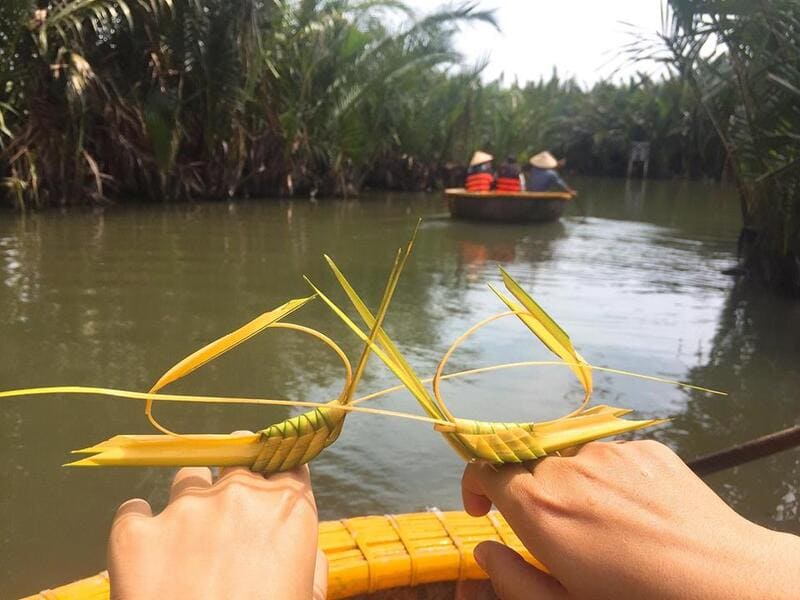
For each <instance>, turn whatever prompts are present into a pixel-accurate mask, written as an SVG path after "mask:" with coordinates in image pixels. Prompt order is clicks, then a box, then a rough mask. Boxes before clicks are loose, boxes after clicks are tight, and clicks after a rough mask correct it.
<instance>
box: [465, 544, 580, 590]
mask: <svg viewBox="0 0 800 600" xmlns="http://www.w3.org/2000/svg"><path fill="white" fill-rule="evenodd" d="M474 554H475V561H476V562H477V563H478V565H479V566H480V568H481V569H483V570H484V571H485V572H486V574H487V575H488V576H489V579H491V580H492V586H493V587H494V591H495V593H496V594H497V595H498V596H499V597H500V598H501V599H502V600H523V599H528V598H537V599H542V600H565V599H566V598H567V592H566V590H565V589H564V588H563V587H562V586H561V584H560V583H559V582H558V581H557V580H556V579H554V578H553V577H551V576H550V575H547V574H546V573H543V572H542V571H540V570H539V569H537V568H536V567H533V566H531V565H529V564H528V563H527V562H525V559H524V558H522V557H521V556H520V555H519V554H517V553H516V552H514V551H513V550H512V549H511V548H509V547H508V546H504V545H503V544H499V543H497V542H483V543H481V544H478V545H477V546H476V547H475V552H474Z"/></svg>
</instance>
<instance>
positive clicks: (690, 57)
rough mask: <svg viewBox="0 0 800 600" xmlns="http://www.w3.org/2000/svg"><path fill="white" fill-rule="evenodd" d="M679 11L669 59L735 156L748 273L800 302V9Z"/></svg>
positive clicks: (789, 1) (676, 4)
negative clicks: (798, 296)
mask: <svg viewBox="0 0 800 600" xmlns="http://www.w3.org/2000/svg"><path fill="white" fill-rule="evenodd" d="M669 7H670V8H671V13H668V16H669V18H668V22H667V24H668V27H667V28H666V31H665V32H664V34H663V36H662V38H661V41H662V43H663V46H664V48H665V49H666V50H667V54H666V56H662V57H661V58H662V60H665V61H667V62H669V64H671V65H672V66H673V68H674V69H675V70H676V71H677V72H678V73H679V74H680V76H681V77H682V78H683V79H684V80H686V81H688V82H689V83H690V85H691V86H692V88H693V89H694V91H695V94H696V97H697V98H698V100H699V102H700V103H701V105H702V106H703V108H704V110H705V112H706V113H707V115H708V116H709V118H710V120H711V121H712V122H713V124H714V127H715V130H716V133H717V135H718V136H719V139H720V141H721V143H722V145H723V146H724V148H725V150H726V152H727V155H728V160H729V165H730V167H731V171H732V174H733V177H734V178H735V180H736V183H737V185H738V188H739V194H740V198H741V212H742V220H743V230H742V235H741V236H740V248H741V250H742V253H743V254H742V257H741V258H742V262H743V267H744V269H745V271H746V272H747V274H748V275H749V277H750V278H751V279H754V280H758V281H760V282H763V283H765V284H767V285H768V286H769V287H772V288H775V289H780V290H784V291H788V292H789V293H791V294H793V295H800V144H798V142H799V141H800V136H799V135H798V131H800V4H799V3H798V2H796V0H759V1H756V2H725V3H718V2H698V1H696V0H670V1H669ZM709 48H714V51H713V52H710V51H709Z"/></svg>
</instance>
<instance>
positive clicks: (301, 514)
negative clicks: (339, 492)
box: [108, 467, 328, 600]
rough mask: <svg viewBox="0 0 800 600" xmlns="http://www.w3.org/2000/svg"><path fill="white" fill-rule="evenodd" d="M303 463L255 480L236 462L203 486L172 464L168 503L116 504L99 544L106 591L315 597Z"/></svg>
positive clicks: (312, 528)
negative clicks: (103, 547) (158, 506)
mask: <svg viewBox="0 0 800 600" xmlns="http://www.w3.org/2000/svg"><path fill="white" fill-rule="evenodd" d="M317 533H318V522H317V509H316V505H315V503H314V495H313V492H312V490H311V481H310V475H309V471H308V467H302V468H300V469H296V470H294V471H291V472H288V473H279V474H276V475H271V476H270V477H269V478H264V477H263V476H262V475H260V474H257V473H252V472H251V471H249V470H248V469H245V468H241V467H237V468H228V469H224V470H223V471H222V474H221V476H220V478H219V480H218V481H216V482H214V483H212V478H211V471H210V470H209V469H208V468H206V467H189V468H184V469H181V470H180V471H178V473H177V475H176V476H175V479H174V481H173V483H172V489H171V491H170V500H169V504H168V505H167V507H166V508H165V509H164V510H163V511H162V512H161V513H160V514H159V515H157V516H153V515H152V512H151V509H150V505H149V504H148V503H147V502H146V501H144V500H141V499H133V500H128V501H127V502H125V503H124V504H122V506H120V507H119V509H118V510H117V516H116V518H115V519H114V523H113V525H112V527H111V535H110V538H109V542H108V570H109V575H110V579H111V597H112V598H119V599H125V600H127V599H133V598H192V599H199V598H215V599H216V598H282V599H283V598H286V599H290V600H291V599H298V600H300V599H302V600H308V598H314V599H315V600H316V599H319V600H322V599H324V598H325V594H326V591H327V576H328V563H327V560H326V559H325V555H324V554H322V552H319V551H318V550H317Z"/></svg>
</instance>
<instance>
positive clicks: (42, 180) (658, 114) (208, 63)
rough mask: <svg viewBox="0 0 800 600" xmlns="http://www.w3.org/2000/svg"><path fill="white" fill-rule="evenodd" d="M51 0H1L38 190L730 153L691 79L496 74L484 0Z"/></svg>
mask: <svg viewBox="0 0 800 600" xmlns="http://www.w3.org/2000/svg"><path fill="white" fill-rule="evenodd" d="M39 4H41V3H39ZM36 6H37V2H35V1H34V0H6V1H4V2H3V3H2V7H0V13H1V14H0V126H1V127H0V131H2V133H0V142H2V148H1V149H0V159H2V162H0V177H2V178H3V180H4V183H5V186H4V190H5V191H4V193H5V199H6V202H8V203H14V204H16V205H18V206H21V207H25V206H28V207H31V206H42V205H46V204H72V203H81V202H86V201H101V200H103V199H105V198H110V197H113V198H128V197H131V198H140V199H143V198H147V199H154V200H161V199H180V198H186V197H211V198H215V197H224V196H240V195H274V194H291V193H302V194H308V193H309V192H312V193H313V192H319V193H321V194H348V193H352V192H354V191H357V190H358V189H359V188H361V187H363V186H364V185H365V184H367V185H371V186H375V187H389V188H400V189H420V188H428V187H434V186H436V185H439V184H441V183H442V180H443V179H447V178H448V175H450V176H455V177H456V178H457V177H458V170H457V169H456V170H455V172H453V171H452V167H453V166H454V165H458V164H463V162H464V161H465V160H466V159H467V158H468V157H469V155H470V154H471V153H472V151H473V150H474V149H475V148H476V147H478V146H480V147H484V148H486V149H488V150H490V151H492V152H495V153H496V154H498V155H499V156H500V155H503V156H504V155H506V154H509V153H513V154H517V155H519V157H520V158H524V157H526V156H529V155H530V154H532V153H535V152H538V151H540V150H542V149H544V148H550V149H551V150H553V151H554V152H556V153H557V154H559V155H565V156H567V157H568V160H569V161H570V166H571V168H573V169H575V170H577V171H580V172H583V173H593V174H609V175H622V174H624V172H625V169H626V166H627V156H628V149H629V144H630V141H631V140H632V139H646V140H650V141H651V142H653V149H654V157H653V163H652V168H651V173H653V174H654V175H655V176H664V177H666V176H672V175H679V176H686V175H689V176H699V175H705V176H710V177H719V175H720V172H721V169H722V164H723V154H722V151H721V145H720V144H719V143H718V142H717V141H716V137H715V136H714V132H713V126H712V123H711V122H710V121H709V120H708V118H707V116H706V114H705V113H704V112H702V110H700V106H699V104H698V103H697V102H695V100H694V97H693V96H692V94H691V93H690V90H689V89H688V88H687V86H686V84H685V83H684V82H682V81H680V80H678V79H674V80H671V81H666V82H653V81H651V80H650V79H648V78H647V77H644V76H642V77H640V78H636V80H632V81H630V83H628V84H627V85H621V86H615V85H611V84H608V83H600V84H598V85H596V86H595V87H594V88H593V89H591V90H588V91H587V90H582V89H581V88H580V87H579V86H578V85H577V84H576V83H575V82H574V81H569V80H568V81H562V80H559V78H558V77H557V76H556V75H555V74H554V75H553V77H552V78H551V79H550V80H549V81H542V82H538V83H531V84H528V85H525V86H519V85H516V84H512V85H504V84H503V83H502V82H493V83H489V84H484V83H482V82H481V80H480V71H481V68H480V65H478V66H463V65H461V60H460V57H459V56H458V54H457V53H455V52H454V50H453V45H452V42H453V36H454V34H455V32H456V31H457V30H458V28H459V27H461V26H463V25H465V24H469V23H471V22H476V21H479V22H484V23H487V24H488V25H489V26H491V25H492V24H493V18H492V13H491V12H486V11H481V10H479V8H478V7H477V6H476V5H475V3H467V4H461V5H456V6H454V7H451V8H445V9H441V10H439V11H437V12H434V13H431V14H429V15H422V16H419V15H415V14H413V13H412V12H411V11H409V10H408V9H407V8H406V7H404V6H403V5H402V4H401V3H399V2H396V1H392V0H385V1H368V0H364V1H361V2H359V1H357V0H295V1H290V0H58V1H55V2H49V3H48V5H47V8H46V9H37V8H36ZM387 23H388V24H387ZM448 168H450V169H451V171H448Z"/></svg>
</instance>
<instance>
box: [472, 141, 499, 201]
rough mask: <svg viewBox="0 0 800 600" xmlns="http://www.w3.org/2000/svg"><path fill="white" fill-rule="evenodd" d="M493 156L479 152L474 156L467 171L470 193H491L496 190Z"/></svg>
mask: <svg viewBox="0 0 800 600" xmlns="http://www.w3.org/2000/svg"><path fill="white" fill-rule="evenodd" d="M493 160H494V157H493V156H492V155H491V154H487V153H486V152H482V151H480V150H478V151H477V152H476V153H475V154H473V155H472V160H470V161H469V168H468V169H467V181H466V186H465V187H466V188H467V191H468V192H489V191H491V190H492V188H494V184H495V180H494V168H493V167H492V161H493Z"/></svg>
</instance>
